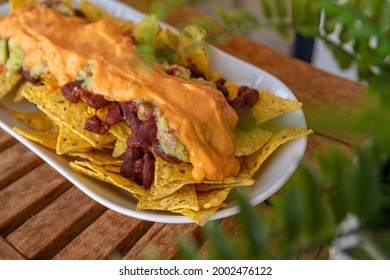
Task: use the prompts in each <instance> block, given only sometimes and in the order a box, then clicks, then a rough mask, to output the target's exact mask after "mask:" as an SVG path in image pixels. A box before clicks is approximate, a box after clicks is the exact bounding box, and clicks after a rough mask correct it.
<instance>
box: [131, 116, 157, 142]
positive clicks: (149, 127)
mask: <svg viewBox="0 0 390 280" xmlns="http://www.w3.org/2000/svg"><path fill="white" fill-rule="evenodd" d="M134 119H135V118H134ZM134 122H135V121H134ZM139 124H140V125H139V127H138V128H137V129H134V130H133V134H131V135H130V136H129V137H128V138H127V146H128V147H142V148H146V147H148V146H150V145H151V143H152V142H153V141H154V140H155V139H156V137H157V125H156V120H155V119H154V118H150V119H148V120H146V121H143V122H140V123H139ZM132 129H133V128H132Z"/></svg>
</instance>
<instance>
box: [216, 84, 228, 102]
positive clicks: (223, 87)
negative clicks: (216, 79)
mask: <svg viewBox="0 0 390 280" xmlns="http://www.w3.org/2000/svg"><path fill="white" fill-rule="evenodd" d="M215 85H216V86H217V89H218V90H219V91H220V92H222V94H223V96H225V98H226V99H228V98H229V91H228V90H227V88H226V87H225V86H224V85H221V84H215Z"/></svg>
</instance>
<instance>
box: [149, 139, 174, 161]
mask: <svg viewBox="0 0 390 280" xmlns="http://www.w3.org/2000/svg"><path fill="white" fill-rule="evenodd" d="M150 150H151V151H152V153H153V154H154V156H155V157H160V158H162V159H163V160H165V161H166V162H171V163H180V162H181V160H180V159H178V158H176V157H174V156H171V155H167V154H166V153H165V152H164V151H163V150H162V149H161V148H160V143H159V142H158V141H157V140H156V141H154V142H153V144H152V146H151V147H150Z"/></svg>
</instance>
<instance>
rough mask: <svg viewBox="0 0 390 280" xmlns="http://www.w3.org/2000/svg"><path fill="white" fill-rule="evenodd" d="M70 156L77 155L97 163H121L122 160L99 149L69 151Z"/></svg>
mask: <svg viewBox="0 0 390 280" xmlns="http://www.w3.org/2000/svg"><path fill="white" fill-rule="evenodd" d="M68 154H69V155H70V156H72V157H79V158H82V159H86V160H89V161H90V162H93V163H94V164H97V165H119V166H120V165H121V164H122V162H123V160H121V159H115V158H113V157H112V156H111V155H110V154H107V153H104V152H101V151H96V150H94V151H89V152H69V153H68Z"/></svg>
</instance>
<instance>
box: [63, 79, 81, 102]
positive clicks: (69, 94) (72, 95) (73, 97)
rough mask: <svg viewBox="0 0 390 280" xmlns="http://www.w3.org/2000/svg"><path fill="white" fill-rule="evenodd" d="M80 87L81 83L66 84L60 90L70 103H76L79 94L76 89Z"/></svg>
mask: <svg viewBox="0 0 390 280" xmlns="http://www.w3.org/2000/svg"><path fill="white" fill-rule="evenodd" d="M80 86H81V82H77V81H76V82H73V83H67V84H66V85H64V86H63V87H62V89H61V92H62V94H63V95H64V96H65V98H66V99H68V100H69V101H70V102H72V103H77V102H79V100H80V97H81V96H80V94H79V92H78V89H79V88H80Z"/></svg>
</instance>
